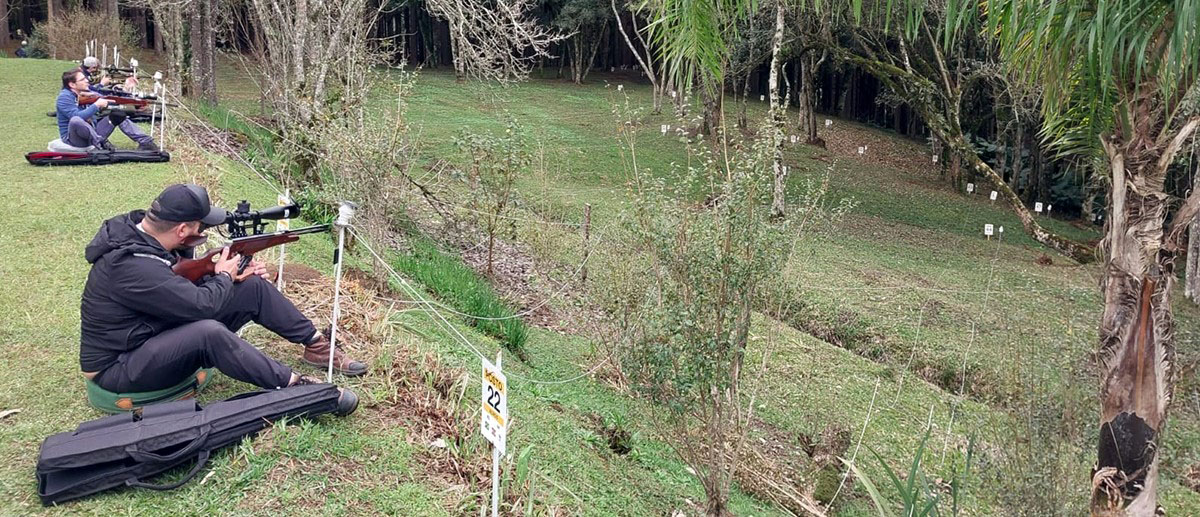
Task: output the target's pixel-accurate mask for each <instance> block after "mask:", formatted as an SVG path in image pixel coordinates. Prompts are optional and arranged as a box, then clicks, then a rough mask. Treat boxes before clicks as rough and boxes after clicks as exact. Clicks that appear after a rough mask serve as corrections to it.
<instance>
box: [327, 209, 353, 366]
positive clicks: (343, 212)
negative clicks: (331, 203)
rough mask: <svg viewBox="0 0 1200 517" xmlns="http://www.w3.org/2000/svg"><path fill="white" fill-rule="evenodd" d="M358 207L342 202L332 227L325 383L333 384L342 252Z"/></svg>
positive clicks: (339, 305) (339, 310) (339, 308)
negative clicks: (333, 247)
mask: <svg viewBox="0 0 1200 517" xmlns="http://www.w3.org/2000/svg"><path fill="white" fill-rule="evenodd" d="M357 208H358V205H356V204H354V203H351V202H349V201H342V204H341V205H340V206H338V217H337V220H336V221H334V222H333V225H334V226H336V227H337V229H338V247H337V255H334V256H333V322H332V324H331V325H330V329H331V330H330V331H329V371H328V372H327V373H326V374H325V382H328V383H331V384H332V383H333V351H334V350H336V347H337V329H338V326H337V324H338V316H339V315H340V314H341V300H342V298H341V293H342V252H343V251H345V249H346V227H347V226H350V220H351V219H354V210H355V209H357Z"/></svg>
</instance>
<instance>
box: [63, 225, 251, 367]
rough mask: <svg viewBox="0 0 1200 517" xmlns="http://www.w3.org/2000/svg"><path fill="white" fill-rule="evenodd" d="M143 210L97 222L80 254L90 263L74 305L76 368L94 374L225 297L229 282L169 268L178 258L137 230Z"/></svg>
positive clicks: (212, 309)
mask: <svg viewBox="0 0 1200 517" xmlns="http://www.w3.org/2000/svg"><path fill="white" fill-rule="evenodd" d="M143 217H145V211H143V210H135V211H133V212H130V213H128V214H122V215H119V216H116V217H113V218H112V219H109V220H107V221H104V223H103V224H101V225H100V231H99V232H96V236H95V237H94V238H92V242H91V243H90V244H88V245H87V248H86V250H85V252H84V257H85V258H87V261H88V262H90V263H91V264H92V271H91V272H90V273H88V279H87V284H86V285H85V286H84V288H83V302H82V303H81V305H80V309H79V313H80V335H79V366H80V367H81V368H82V369H83V371H85V372H98V371H100V370H103V369H105V368H108V367H109V366H110V365H112V364H113V363H114V362H116V361H117V356H119V355H120V354H121V353H123V352H126V351H129V350H133V349H135V348H137V347H139V346H141V345H142V344H143V343H145V342H146V340H147V339H150V337H152V336H154V335H155V334H158V333H159V332H162V331H164V330H168V329H171V328H174V327H177V326H179V325H182V324H184V323H189V322H192V321H198V320H204V319H210V318H212V317H213V315H215V314H216V313H217V311H218V310H220V309H221V307H222V306H223V305H224V304H225V302H226V301H228V299H229V297H230V296H231V293H232V287H233V280H231V279H230V278H229V276H228V275H214V276H210V277H207V278H205V279H204V280H202V281H200V283H199V284H193V283H191V282H189V281H188V280H187V279H185V278H183V277H181V276H179V275H176V274H175V273H174V272H172V271H171V266H172V265H173V264H174V263H175V262H176V261H177V260H179V258H180V257H181V256H184V257H191V256H192V250H191V249H187V250H184V251H182V252H178V253H174V252H170V251H167V250H165V249H163V247H162V245H161V244H159V243H158V241H157V240H156V239H155V238H154V237H151V236H150V235H148V234H146V233H144V232H142V231H141V230H138V228H137V223H139V222H141V220H142V218H143Z"/></svg>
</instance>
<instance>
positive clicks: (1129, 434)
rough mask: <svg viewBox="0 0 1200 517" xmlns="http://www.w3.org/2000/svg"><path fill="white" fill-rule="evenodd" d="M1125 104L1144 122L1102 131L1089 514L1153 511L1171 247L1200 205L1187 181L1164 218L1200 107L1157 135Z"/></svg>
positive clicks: (1168, 362) (1168, 367)
mask: <svg viewBox="0 0 1200 517" xmlns="http://www.w3.org/2000/svg"><path fill="white" fill-rule="evenodd" d="M1151 87H1153V86H1151ZM1139 95H1140V92H1139ZM1149 97H1150V96H1147V98H1149ZM1138 98H1141V97H1138ZM1129 109H1130V111H1129V112H1130V113H1133V114H1135V116H1136V117H1137V118H1136V119H1135V120H1139V121H1141V120H1148V121H1149V122H1145V123H1142V122H1139V124H1138V125H1136V126H1135V127H1134V129H1133V131H1132V134H1130V135H1128V137H1127V138H1122V137H1121V136H1120V135H1118V136H1114V137H1112V138H1111V140H1102V143H1103V144H1104V151H1105V154H1106V155H1107V157H1108V163H1109V167H1110V170H1111V174H1112V205H1111V206H1110V209H1109V217H1108V223H1107V226H1106V231H1105V241H1104V243H1103V244H1102V246H1103V247H1104V248H1105V251H1106V252H1107V253H1106V258H1105V264H1104V276H1103V277H1102V279H1101V282H1100V289H1101V292H1102V293H1103V295H1104V313H1103V314H1102V315H1101V319H1100V351H1099V353H1098V354H1097V358H1098V360H1099V364H1100V373H1101V387H1100V443H1099V455H1098V461H1097V469H1096V471H1095V472H1094V475H1093V477H1092V487H1093V489H1092V504H1091V506H1092V515H1093V516H1105V517H1107V516H1128V517H1151V516H1154V515H1156V511H1157V508H1158V493H1157V492H1158V484H1159V481H1158V467H1159V461H1158V459H1159V458H1158V447H1159V435H1160V434H1161V433H1162V431H1163V426H1164V425H1165V424H1166V420H1167V407H1168V406H1169V405H1170V403H1171V396H1172V392H1173V390H1174V384H1175V370H1174V368H1173V364H1174V358H1175V336H1174V315H1173V314H1172V311H1171V288H1172V284H1173V283H1174V281H1175V256H1176V254H1177V253H1178V252H1179V247H1180V240H1181V239H1182V235H1183V230H1184V228H1185V227H1186V226H1189V225H1191V224H1193V223H1194V218H1195V216H1196V214H1197V208H1198V207H1200V193H1197V192H1195V191H1193V192H1192V193H1191V194H1190V195H1189V197H1188V199H1187V200H1186V201H1185V203H1184V205H1183V206H1182V207H1181V208H1180V209H1179V210H1178V212H1177V213H1176V215H1175V216H1174V220H1173V221H1172V222H1171V224H1170V225H1169V226H1164V223H1165V222H1166V216H1167V212H1168V209H1169V208H1170V207H1169V197H1168V196H1167V195H1166V193H1165V192H1164V189H1163V185H1164V182H1165V180H1166V176H1167V168H1168V167H1169V166H1170V163H1171V162H1172V161H1173V160H1174V158H1175V155H1176V154H1177V153H1178V151H1179V147H1180V146H1181V145H1182V144H1183V142H1184V141H1185V140H1186V139H1187V138H1189V137H1190V136H1191V134H1192V132H1194V131H1195V129H1196V127H1197V126H1198V125H1200V117H1197V118H1194V119H1192V120H1190V121H1189V122H1188V123H1187V124H1185V125H1184V126H1183V127H1182V128H1181V129H1180V130H1179V131H1178V132H1177V133H1176V134H1175V135H1174V137H1173V138H1172V139H1171V140H1170V141H1164V140H1158V141H1156V140H1155V138H1154V137H1153V136H1150V135H1149V134H1147V133H1151V132H1153V131H1156V129H1155V128H1156V127H1157V126H1155V125H1154V124H1153V116H1151V115H1148V114H1147V112H1148V111H1150V110H1149V109H1147V108H1146V107H1145V106H1139V105H1137V104H1134V105H1133V106H1131V107H1129ZM1118 127H1120V126H1119V125H1118ZM1164 229H1165V230H1164Z"/></svg>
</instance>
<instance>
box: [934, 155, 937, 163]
mask: <svg viewBox="0 0 1200 517" xmlns="http://www.w3.org/2000/svg"><path fill="white" fill-rule="evenodd" d="M937 160H938V158H937V155H936V154H935V155H933V163H937Z"/></svg>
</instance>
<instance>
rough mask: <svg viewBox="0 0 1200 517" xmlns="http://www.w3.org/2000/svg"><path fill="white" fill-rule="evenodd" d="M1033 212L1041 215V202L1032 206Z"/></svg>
mask: <svg viewBox="0 0 1200 517" xmlns="http://www.w3.org/2000/svg"><path fill="white" fill-rule="evenodd" d="M1033 211H1034V212H1037V213H1039V214H1040V213H1042V202H1041V201H1038V202H1037V203H1034V204H1033Z"/></svg>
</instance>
